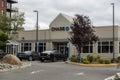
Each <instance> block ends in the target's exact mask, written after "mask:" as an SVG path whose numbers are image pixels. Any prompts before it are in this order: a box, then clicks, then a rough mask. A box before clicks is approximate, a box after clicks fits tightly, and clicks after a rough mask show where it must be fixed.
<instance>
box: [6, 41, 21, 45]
mask: <svg viewBox="0 0 120 80" xmlns="http://www.w3.org/2000/svg"><path fill="white" fill-rule="evenodd" d="M6 45H19V43H18V42H17V41H14V40H7V41H6Z"/></svg>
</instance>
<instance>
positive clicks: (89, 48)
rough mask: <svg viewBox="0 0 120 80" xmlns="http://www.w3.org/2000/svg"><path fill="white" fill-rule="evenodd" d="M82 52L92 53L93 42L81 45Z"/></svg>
mask: <svg viewBox="0 0 120 80" xmlns="http://www.w3.org/2000/svg"><path fill="white" fill-rule="evenodd" d="M83 53H93V43H89V44H88V45H86V46H85V47H83Z"/></svg>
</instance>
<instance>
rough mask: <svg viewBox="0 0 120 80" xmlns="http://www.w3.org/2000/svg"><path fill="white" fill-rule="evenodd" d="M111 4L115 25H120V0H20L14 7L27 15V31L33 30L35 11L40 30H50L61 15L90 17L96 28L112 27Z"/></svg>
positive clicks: (25, 26) (25, 25)
mask: <svg viewBox="0 0 120 80" xmlns="http://www.w3.org/2000/svg"><path fill="white" fill-rule="evenodd" d="M111 3H115V25H120V0H18V3H17V4H15V5H13V6H14V7H18V8H19V11H20V12H24V13H25V24H24V28H25V30H33V29H35V25H36V17H37V14H36V13H35V12H33V11H34V10H38V11H39V22H38V23H39V29H48V28H49V24H50V23H51V22H52V21H53V20H54V19H55V17H56V16H57V15H58V14H59V13H63V14H66V15H69V16H71V17H74V16H75V14H80V15H85V16H89V18H90V20H91V21H92V24H93V25H94V26H108V25H112V15H113V14H112V13H113V12H112V10H113V6H112V5H111Z"/></svg>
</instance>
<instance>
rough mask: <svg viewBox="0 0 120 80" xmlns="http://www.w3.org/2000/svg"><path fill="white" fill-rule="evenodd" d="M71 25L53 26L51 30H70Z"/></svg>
mask: <svg viewBox="0 0 120 80" xmlns="http://www.w3.org/2000/svg"><path fill="white" fill-rule="evenodd" d="M69 30H70V26H65V27H51V31H69Z"/></svg>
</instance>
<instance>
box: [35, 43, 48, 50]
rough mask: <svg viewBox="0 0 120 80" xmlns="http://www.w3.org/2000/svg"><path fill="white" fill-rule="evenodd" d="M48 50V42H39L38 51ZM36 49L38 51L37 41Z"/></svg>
mask: <svg viewBox="0 0 120 80" xmlns="http://www.w3.org/2000/svg"><path fill="white" fill-rule="evenodd" d="M45 50H46V43H39V45H38V52H43V51H45ZM35 51H37V44H36V43H35Z"/></svg>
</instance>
